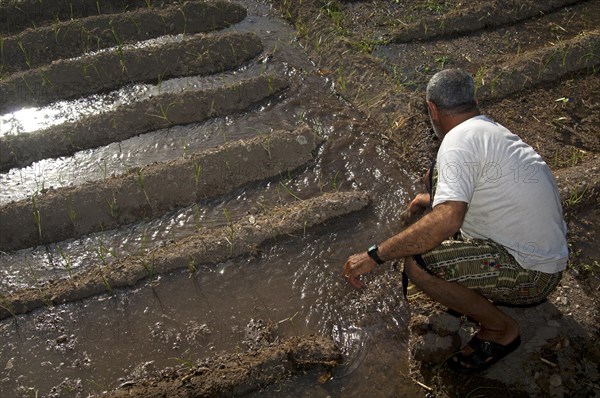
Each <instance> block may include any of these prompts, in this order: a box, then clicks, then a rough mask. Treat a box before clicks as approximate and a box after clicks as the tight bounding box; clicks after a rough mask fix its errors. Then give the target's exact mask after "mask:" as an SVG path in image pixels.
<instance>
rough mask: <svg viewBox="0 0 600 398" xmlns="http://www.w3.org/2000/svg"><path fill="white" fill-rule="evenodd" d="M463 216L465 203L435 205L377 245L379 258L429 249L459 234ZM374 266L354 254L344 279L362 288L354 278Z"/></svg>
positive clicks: (402, 255) (411, 253) (368, 260)
mask: <svg viewBox="0 0 600 398" xmlns="http://www.w3.org/2000/svg"><path fill="white" fill-rule="evenodd" d="M466 212H467V204H466V203H465V202H457V201H448V202H444V203H441V204H439V205H437V206H436V207H434V208H433V210H432V211H431V212H430V213H428V214H427V215H425V216H424V217H423V218H421V219H420V220H419V221H417V222H416V223H414V224H413V225H411V226H410V227H408V228H407V229H405V230H404V231H402V232H400V233H398V234H397V235H394V236H392V237H391V238H389V239H387V240H386V241H385V242H383V243H382V244H380V245H379V257H380V258H381V259H382V260H384V261H387V260H393V259H398V258H404V257H408V256H414V255H415V254H422V253H425V252H427V251H429V250H431V249H433V248H434V247H436V246H438V245H439V244H440V243H442V241H444V240H445V239H447V238H448V237H450V236H452V235H454V234H455V233H456V232H458V231H459V230H460V226H461V225H462V222H463V219H464V217H465V213H466ZM375 265H376V264H375V262H374V261H373V260H372V259H371V257H369V256H368V255H367V253H366V252H363V253H358V254H354V255H352V256H350V258H348V260H347V261H346V264H344V277H346V278H347V279H348V282H350V283H351V284H352V285H353V286H354V287H362V286H364V283H363V282H362V281H361V280H359V279H358V277H359V276H360V275H362V274H365V273H367V272H369V271H371V270H372V269H373V268H375Z"/></svg>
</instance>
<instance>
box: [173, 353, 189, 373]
mask: <svg viewBox="0 0 600 398" xmlns="http://www.w3.org/2000/svg"><path fill="white" fill-rule="evenodd" d="M171 359H174V360H175V361H177V362H179V363H180V364H182V365H185V366H187V367H188V368H189V369H190V370H192V369H194V361H193V360H192V354H190V355H188V357H187V359H180V358H171Z"/></svg>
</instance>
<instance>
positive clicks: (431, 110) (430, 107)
mask: <svg viewBox="0 0 600 398" xmlns="http://www.w3.org/2000/svg"><path fill="white" fill-rule="evenodd" d="M427 109H428V110H429V116H431V119H432V120H436V121H437V120H438V116H439V115H438V108H437V106H436V105H435V104H434V103H433V102H431V101H427Z"/></svg>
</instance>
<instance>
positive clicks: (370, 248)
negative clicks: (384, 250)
mask: <svg viewBox="0 0 600 398" xmlns="http://www.w3.org/2000/svg"><path fill="white" fill-rule="evenodd" d="M375 250H377V245H373V246H371V247H369V250H367V251H368V252H374V251H375Z"/></svg>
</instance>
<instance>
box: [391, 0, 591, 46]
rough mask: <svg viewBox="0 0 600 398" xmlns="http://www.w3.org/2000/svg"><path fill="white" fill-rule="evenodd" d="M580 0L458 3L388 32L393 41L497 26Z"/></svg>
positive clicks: (512, 22)
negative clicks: (472, 6)
mask: <svg viewBox="0 0 600 398" xmlns="http://www.w3.org/2000/svg"><path fill="white" fill-rule="evenodd" d="M580 2H581V0H554V1H532V0H529V1H522V0H496V1H491V2H489V3H488V4H485V5H483V6H481V7H478V8H475V9H468V8H465V7H459V8H457V9H454V10H452V11H450V12H448V13H447V14H444V15H441V16H436V17H430V18H425V19H422V20H421V21H419V22H414V23H411V24H409V25H406V26H403V27H401V28H400V29H399V30H398V31H396V32H394V33H392V34H390V38H389V40H390V41H391V42H393V43H405V42H410V41H419V40H430V39H434V38H436V37H440V36H444V37H445V38H448V37H449V36H457V35H461V34H467V33H471V32H475V31H478V30H481V29H488V28H498V27H501V26H505V25H509V24H515V23H519V22H522V21H524V20H527V19H530V18H535V17H538V16H540V15H542V14H544V13H548V12H552V11H554V10H557V9H560V8H562V7H566V6H570V5H573V4H576V3H580Z"/></svg>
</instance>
